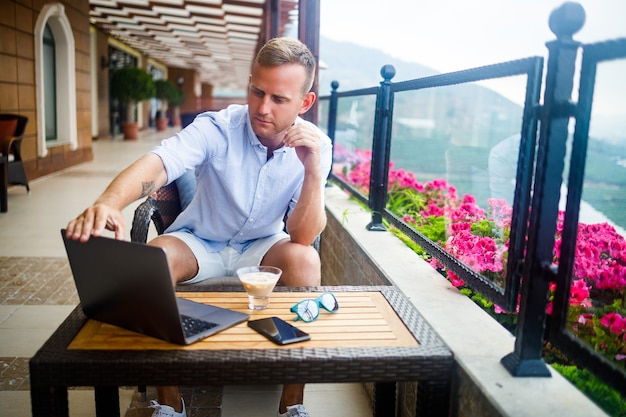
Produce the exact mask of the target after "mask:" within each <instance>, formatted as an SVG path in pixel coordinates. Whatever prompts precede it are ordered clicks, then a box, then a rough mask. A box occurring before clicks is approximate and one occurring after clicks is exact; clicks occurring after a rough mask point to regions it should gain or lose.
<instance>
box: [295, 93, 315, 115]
mask: <svg viewBox="0 0 626 417" xmlns="http://www.w3.org/2000/svg"><path fill="white" fill-rule="evenodd" d="M313 103H315V93H314V92H312V91H309V92H308V93H306V94H305V95H304V98H303V99H302V105H301V106H300V111H299V112H298V114H304V113H306V112H307V111H309V109H310V108H311V107H312V106H313Z"/></svg>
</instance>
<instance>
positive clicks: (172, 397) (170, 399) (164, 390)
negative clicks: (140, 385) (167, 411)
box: [156, 386, 183, 413]
mask: <svg viewBox="0 0 626 417" xmlns="http://www.w3.org/2000/svg"><path fill="white" fill-rule="evenodd" d="M156 390H157V401H158V402H159V404H163V405H169V406H170V407H172V408H173V409H174V411H176V412H177V413H181V412H182V411H183V403H182V401H181V395H180V390H179V389H178V387H177V386H161V387H156Z"/></svg>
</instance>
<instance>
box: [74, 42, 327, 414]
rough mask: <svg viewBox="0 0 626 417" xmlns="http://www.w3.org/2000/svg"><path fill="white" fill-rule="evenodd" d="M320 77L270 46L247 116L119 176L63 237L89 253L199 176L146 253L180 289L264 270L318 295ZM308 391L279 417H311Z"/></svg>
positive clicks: (232, 115) (283, 404)
mask: <svg viewBox="0 0 626 417" xmlns="http://www.w3.org/2000/svg"><path fill="white" fill-rule="evenodd" d="M314 74H315V59H314V57H313V55H312V54H311V52H310V51H309V49H308V48H307V47H306V46H305V45H303V44H302V43H301V42H299V41H297V40H295V39H289V38H277V39H273V40H270V41H269V42H268V43H267V44H266V45H265V46H264V47H263V48H262V49H261V50H260V51H259V53H258V55H257V57H256V58H255V60H254V63H253V66H252V74H251V75H250V80H249V91H248V105H247V106H240V105H232V106H229V107H228V108H227V109H225V110H222V111H220V112H206V113H202V114H200V115H199V116H198V117H197V118H196V119H195V120H194V122H193V123H192V124H191V125H189V126H188V127H186V128H185V129H184V130H182V131H181V132H179V133H178V134H176V135H175V136H173V137H171V138H169V139H167V140H164V141H163V142H162V143H161V145H160V146H157V147H155V148H153V149H152V150H151V152H150V153H148V154H146V155H144V156H143V157H141V158H140V159H139V160H137V161H136V162H134V163H133V164H132V165H130V166H129V167H128V168H126V169H125V170H124V171H122V172H121V173H120V174H119V175H118V176H117V177H116V178H115V179H114V180H113V182H112V183H111V184H110V185H109V186H108V187H107V189H106V190H105V191H104V193H103V194H102V195H101V196H100V197H99V198H98V199H97V200H96V201H95V203H94V204H93V205H92V206H91V207H88V208H87V209H86V210H85V211H84V212H83V213H81V214H80V215H79V216H78V217H77V218H76V219H74V220H72V221H70V222H69V224H68V225H67V236H68V237H69V238H72V239H75V240H80V241H83V242H84V241H87V240H88V239H89V237H90V236H92V235H93V236H99V235H101V234H102V232H103V231H104V229H108V230H111V231H113V232H115V237H116V238H117V239H124V236H125V225H124V220H123V218H122V214H121V210H122V209H123V208H124V207H126V206H127V205H128V204H130V203H131V202H133V201H135V200H137V199H140V198H144V197H146V196H148V195H149V194H150V193H152V192H153V191H154V190H156V189H158V188H159V187H161V186H163V185H165V184H168V183H170V182H172V181H173V180H175V179H176V178H178V177H180V176H181V175H182V174H183V173H184V172H186V171H187V170H189V169H195V173H196V179H197V191H196V193H195V195H194V197H193V199H192V201H191V203H190V204H189V206H188V207H187V208H186V209H185V210H184V211H183V212H182V213H181V214H180V215H179V217H178V218H177V219H176V220H175V221H174V223H173V224H172V225H171V226H170V227H169V228H168V229H167V230H166V232H165V233H164V234H163V235H161V236H158V237H156V238H155V239H154V240H152V241H151V242H150V243H149V244H150V245H155V246H160V247H162V248H164V249H165V250H166V253H167V260H168V264H169V268H170V271H171V275H172V277H173V280H174V281H175V282H174V284H176V283H179V282H186V283H192V282H193V283H195V282H198V281H201V280H204V279H210V278H211V277H217V276H223V275H232V274H233V272H234V271H235V270H236V269H237V268H240V267H242V266H249V265H259V264H261V265H273V266H277V267H279V268H280V269H282V270H283V274H282V276H281V281H280V282H281V283H282V284H283V285H289V286H316V285H320V280H321V277H320V275H321V272H320V259H319V255H318V253H317V252H316V250H315V249H314V248H313V247H312V246H310V245H311V243H312V242H313V241H314V240H315V238H316V237H317V235H319V234H320V233H321V231H322V230H323V229H324V226H325V225H326V215H325V212H324V202H323V190H324V185H325V181H326V178H327V175H328V172H329V171H330V165H331V159H332V152H331V143H330V139H329V138H328V137H327V136H326V135H324V134H323V133H322V132H321V131H320V130H319V129H318V128H316V127H315V126H314V125H313V124H311V123H309V122H306V121H304V120H302V119H301V118H300V117H298V116H299V115H301V114H303V113H305V112H306V111H307V110H309V109H310V108H311V106H312V105H313V103H314V102H315V98H316V97H315V93H313V92H311V91H310V89H311V87H312V85H313V80H314ZM285 213H287V214H288V218H287V220H286V230H287V232H288V234H287V233H285V232H284V231H283V226H284V223H283V217H284V214H285ZM303 391H304V385H301V384H297V385H295V384H291V385H285V386H284V387H283V392H282V396H281V400H280V404H279V416H307V415H308V414H307V413H306V410H305V409H304V407H303V406H302V403H303ZM157 393H158V394H157V395H158V403H157V402H154V407H155V408H156V411H155V412H154V414H153V416H154V417H156V416H175V417H178V416H186V413H185V405H184V402H183V401H182V398H181V396H180V392H179V390H178V387H158V388H157Z"/></svg>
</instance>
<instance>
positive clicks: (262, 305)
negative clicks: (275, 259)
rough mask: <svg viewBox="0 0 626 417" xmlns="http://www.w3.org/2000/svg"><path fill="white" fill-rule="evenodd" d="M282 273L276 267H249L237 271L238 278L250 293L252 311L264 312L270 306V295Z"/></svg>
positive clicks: (249, 300)
mask: <svg viewBox="0 0 626 417" xmlns="http://www.w3.org/2000/svg"><path fill="white" fill-rule="evenodd" d="M282 272H283V271H282V270H280V269H279V268H276V267H275V266H248V267H244V268H239V269H238V270H237V276H238V277H239V280H240V281H241V283H242V284H243V287H244V288H245V290H246V292H247V293H248V308H249V309H250V310H264V309H266V308H267V307H268V306H269V305H270V294H272V291H273V290H274V287H275V286H276V283H277V282H278V279H279V278H280V275H281V274H282Z"/></svg>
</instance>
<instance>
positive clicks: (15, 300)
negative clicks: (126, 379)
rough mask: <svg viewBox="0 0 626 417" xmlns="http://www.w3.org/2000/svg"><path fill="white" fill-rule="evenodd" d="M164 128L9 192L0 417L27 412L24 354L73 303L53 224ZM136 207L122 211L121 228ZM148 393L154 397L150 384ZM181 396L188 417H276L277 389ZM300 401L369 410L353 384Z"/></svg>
mask: <svg viewBox="0 0 626 417" xmlns="http://www.w3.org/2000/svg"><path fill="white" fill-rule="evenodd" d="M167 133H170V132H166V133H165V134H163V133H156V132H154V131H153V130H150V131H147V132H142V133H141V137H140V139H139V140H137V141H123V140H119V139H116V140H100V141H96V142H94V161H92V162H89V163H85V164H81V165H79V166H76V167H73V168H71V169H68V170H66V171H64V172H61V173H57V174H54V175H51V176H48V177H46V178H41V179H37V180H34V181H31V184H30V187H31V193H30V195H28V194H27V193H26V191H25V189H24V187H11V188H10V189H9V201H8V203H9V211H8V212H7V213H0V403H1V404H2V412H1V414H2V415H6V416H11V417H26V416H30V415H31V413H30V392H29V380H28V359H29V358H30V357H31V356H32V355H33V354H34V353H35V352H36V351H37V349H38V348H39V347H40V346H41V345H42V344H43V342H44V341H45V340H46V339H47V338H48V337H49V336H50V334H52V332H53V331H54V330H55V329H56V327H57V326H58V325H59V324H60V323H61V321H62V320H63V319H64V318H65V317H66V316H67V315H68V314H69V313H70V311H71V310H72V309H73V308H74V307H75V306H76V304H77V303H78V297H77V295H76V292H75V288H74V283H73V281H72V278H71V272H70V269H69V266H68V265H67V261H66V258H65V251H64V249H63V243H62V241H61V238H60V229H61V228H63V227H65V225H66V224H67V221H68V220H69V219H71V218H72V217H74V216H76V215H77V214H78V213H79V212H80V211H81V210H83V209H84V208H85V207H87V206H88V205H89V204H91V203H92V202H93V200H94V199H95V198H96V197H97V196H98V195H99V194H100V193H101V192H102V190H103V189H104V188H105V187H106V185H107V184H108V183H109V182H110V181H111V180H112V179H113V177H114V176H115V174H116V173H118V172H119V171H120V170H121V169H122V168H124V167H125V166H127V165H128V164H130V163H131V162H132V161H134V160H135V159H136V158H137V157H139V156H140V155H141V154H142V153H143V152H145V151H147V150H148V149H150V148H151V147H152V146H153V145H155V144H157V143H158V142H159V141H160V139H161V138H163V137H166V136H167ZM136 204H137V203H136ZM136 204H133V205H131V206H130V207H129V208H127V209H126V210H125V211H124V216H125V219H126V224H127V227H128V229H130V223H131V219H132V213H133V210H134V208H135V207H136ZM126 235H127V237H129V230H127V231H126ZM147 394H148V399H151V398H154V391H153V389H152V388H149V389H148V392H147ZM183 396H184V397H185V400H186V403H187V404H188V406H189V407H188V408H189V413H188V415H189V417H199V416H203V417H219V416H221V417H263V416H268V417H271V416H275V415H276V406H277V404H278V399H279V396H280V386H278V385H277V386H250V387H239V386H237V387H235V386H226V387H223V389H222V388H219V387H218V388H216V387H192V388H187V389H185V390H183ZM69 398H70V414H71V416H72V417H90V416H93V415H95V412H94V409H93V402H94V399H93V391H91V390H89V389H82V388H76V389H72V390H70V393H69ZM305 405H306V406H307V409H308V411H309V413H310V414H311V415H312V416H313V417H316V416H324V417H335V416H337V417H338V416H341V417H363V416H367V415H371V408H370V405H369V401H368V398H367V396H366V394H365V391H364V389H363V387H362V386H361V385H360V384H310V385H308V386H307V388H306V391H305ZM146 406H147V402H142V401H141V398H140V396H139V395H138V394H137V393H136V389H135V388H134V387H126V388H121V389H120V410H121V415H122V416H126V417H143V416H150V413H151V410H149V409H147V408H146Z"/></svg>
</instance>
